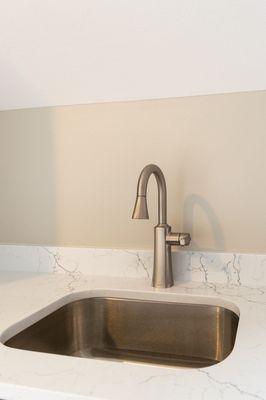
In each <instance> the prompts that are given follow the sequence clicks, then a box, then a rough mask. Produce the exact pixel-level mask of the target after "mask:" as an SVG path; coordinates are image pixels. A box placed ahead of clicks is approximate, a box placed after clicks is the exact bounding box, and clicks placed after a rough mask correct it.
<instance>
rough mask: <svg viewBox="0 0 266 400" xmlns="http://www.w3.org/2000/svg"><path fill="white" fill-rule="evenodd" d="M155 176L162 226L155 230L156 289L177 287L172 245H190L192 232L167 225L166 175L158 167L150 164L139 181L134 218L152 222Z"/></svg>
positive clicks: (157, 226) (154, 278) (154, 269)
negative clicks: (176, 230) (149, 195)
mask: <svg viewBox="0 0 266 400" xmlns="http://www.w3.org/2000/svg"><path fill="white" fill-rule="evenodd" d="M152 174H154V176H155V178H156V182H157V185H158V224H157V225H156V226H155V228H154V267H153V277H152V286H153V287H156V288H168V287H171V286H173V284H174V280H173V270H172V254H171V246H173V245H176V246H188V245H189V243H190V240H191V238H190V234H189V233H174V232H171V227H170V226H169V225H168V224H167V194H166V183H165V178H164V175H163V173H162V171H161V169H160V168H159V167H157V165H154V164H149V165H146V167H145V168H143V170H142V171H141V174H140V176H139V180H138V187H137V198H136V203H135V207H134V211H133V215H132V218H133V219H149V213H148V207H147V198H146V196H147V185H148V182H149V178H150V176H151V175H152Z"/></svg>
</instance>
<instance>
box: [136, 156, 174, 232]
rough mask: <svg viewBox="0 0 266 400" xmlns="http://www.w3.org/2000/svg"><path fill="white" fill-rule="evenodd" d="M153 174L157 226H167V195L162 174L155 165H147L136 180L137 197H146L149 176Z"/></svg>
mask: <svg viewBox="0 0 266 400" xmlns="http://www.w3.org/2000/svg"><path fill="white" fill-rule="evenodd" d="M152 174H154V176H155V178H156V182H157V186H158V224H159V225H166V224H167V193H166V183H165V178H164V174H163V173H162V171H161V169H160V168H159V167H157V165H154V164H149V165H147V166H146V167H145V168H143V170H142V171H141V174H140V177H139V180H138V189H137V196H143V197H146V195H147V186H148V182H149V179H150V176H151V175H152Z"/></svg>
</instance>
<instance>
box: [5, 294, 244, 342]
mask: <svg viewBox="0 0 266 400" xmlns="http://www.w3.org/2000/svg"><path fill="white" fill-rule="evenodd" d="M164 290H165V289H164ZM170 290H171V289H170ZM92 297H109V298H114V297H115V298H120V299H133V300H143V301H156V302H159V303H162V302H167V303H181V304H200V305H207V306H208V305H210V306H217V307H222V308H225V309H227V310H229V311H231V312H233V313H234V314H236V316H237V317H238V318H239V321H240V310H239V308H238V306H237V305H236V304H234V303H233V302H231V301H228V300H225V299H224V298H223V297H211V296H204V295H192V294H178V293H176V292H174V293H173V292H170V291H165V292H164V291H160V290H158V289H157V290H156V289H155V290H151V291H148V290H145V291H141V290H139V291H137V290H123V289H92V290H85V291H79V292H73V293H69V294H67V295H65V296H62V297H61V298H60V299H58V300H56V301H54V302H52V303H49V304H48V305H47V306H45V307H43V308H41V309H39V310H37V311H35V312H33V313H31V314H29V315H27V316H26V317H25V318H22V319H20V320H18V321H17V322H15V323H14V324H12V325H10V326H9V327H8V328H6V329H5V330H3V331H2V332H1V333H0V345H1V346H5V347H6V348H10V347H8V346H6V345H5V342H6V341H7V340H9V339H11V337H13V336H15V335H17V334H18V333H19V332H21V331H23V330H24V329H26V328H28V327H29V326H31V325H33V324H35V323H36V322H38V321H39V320H41V319H42V318H44V317H46V316H48V315H49V314H51V313H53V312H54V311H56V310H58V309H59V308H61V307H63V306H65V305H67V304H69V303H72V302H74V301H76V300H83V299H87V298H92ZM238 330H239V328H238ZM236 337H237V335H236Z"/></svg>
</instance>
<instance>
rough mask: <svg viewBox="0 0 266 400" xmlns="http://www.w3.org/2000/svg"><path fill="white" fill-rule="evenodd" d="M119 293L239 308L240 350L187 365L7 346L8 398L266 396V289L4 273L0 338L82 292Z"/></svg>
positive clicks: (2, 386)
mask: <svg viewBox="0 0 266 400" xmlns="http://www.w3.org/2000/svg"><path fill="white" fill-rule="evenodd" d="M102 295H107V296H119V297H127V298H140V299H157V300H165V301H181V302H200V303H203V304H216V305H222V306H225V307H227V308H230V309H231V310H233V311H235V312H237V313H239V314H240V320H239V327H238V332H237V337H236V343H235V347H234V350H233V352H232V353H231V354H230V355H229V357H228V358H226V359H225V360H224V361H223V362H221V363H219V364H217V365H215V366H211V367H207V368H201V369H182V368H174V367H165V366H163V367H162V366H154V365H148V364H141V363H139V364H138V363H130V362H124V361H122V362H121V361H110V360H106V361H105V360H95V359H85V358H76V357H67V356H59V355H52V354H45V353H37V352H31V351H23V350H17V349H12V348H8V347H6V346H4V345H3V344H0V398H1V399H5V400H26V399H27V400H33V399H34V400H37V399H38V400H70V399H71V400H85V399H87V400H88V399H110V400H120V399H121V400H122V399H123V400H125V399H126V400H133V399H134V400H136V399H138V400H142V399H143V400H144V399H145V400H151V399H152V400H159V399H160V400H162V399H167V400H172V399H175V400H177V399H182V400H183V399H190V400H194V399H195V400H199V399H204V400H215V399H225V400H227V399H233V400H238V399H242V400H243V399H266V380H265V376H266V375H265V374H266V372H265V371H266V287H265V288H264V287H263V286H261V287H248V286H244V285H227V284H221V283H220V284H214V283H208V282H206V281H205V282H194V283H193V282H190V283H189V282H180V283H178V282H177V283H176V284H175V286H174V287H172V288H169V289H162V290H161V289H154V288H152V287H151V286H150V280H147V279H140V278H125V277H104V276H86V275H81V276H80V277H79V279H75V280H73V277H72V276H69V274H51V273H44V274H40V273H26V272H1V273H0V338H1V341H4V340H6V339H8V338H9V337H10V336H12V335H13V334H15V333H17V332H18V331H20V330H21V329H23V328H24V327H26V326H28V325H30V324H32V323H33V322H35V321H37V320H38V319H40V318H41V317H42V316H45V315H47V314H48V313H49V312H51V311H53V310H55V309H57V308H58V307H59V306H61V305H63V304H65V303H67V302H69V301H71V300H73V299H78V298H84V297H88V296H102Z"/></svg>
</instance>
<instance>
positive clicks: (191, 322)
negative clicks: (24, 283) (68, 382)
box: [5, 297, 239, 368]
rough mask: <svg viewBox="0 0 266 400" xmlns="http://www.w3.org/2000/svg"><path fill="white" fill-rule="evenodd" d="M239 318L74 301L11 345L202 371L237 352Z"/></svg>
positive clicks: (170, 306)
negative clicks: (233, 350)
mask: <svg viewBox="0 0 266 400" xmlns="http://www.w3.org/2000/svg"><path fill="white" fill-rule="evenodd" d="M238 320H239V318H238V316H237V315H236V314H235V313H234V312H232V311H230V310H228V309H226V308H224V307H220V306H213V305H202V304H189V303H174V302H159V301H149V300H135V299H122V298H110V297H91V298H87V299H82V300H77V301H73V302H71V303H69V304H66V305H64V306H63V307H61V308H59V309H58V310H56V311H54V312H53V313H51V314H49V315H47V316H46V317H44V318H42V319H41V320H39V321H37V322H36V323H34V324H33V325H31V326H29V327H28V328H26V329H24V330H23V331H21V332H20V333H18V334H17V335H15V336H13V337H12V338H10V339H9V340H7V341H6V342H5V345H6V346H10V347H13V348H17V349H24V350H31V351H39V352H45V353H54V354H61V355H68V356H74V357H83V358H97V359H112V360H114V359H115V360H128V361H133V362H144V363H152V364H161V365H169V366H179V367H191V368H200V367H206V366H210V365H214V364H217V363H218V362H220V361H222V360H224V359H225V358H226V357H227V356H228V355H229V354H230V353H231V351H232V349H233V347H234V343H235V337H236V332H237V327H238Z"/></svg>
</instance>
